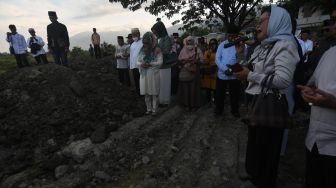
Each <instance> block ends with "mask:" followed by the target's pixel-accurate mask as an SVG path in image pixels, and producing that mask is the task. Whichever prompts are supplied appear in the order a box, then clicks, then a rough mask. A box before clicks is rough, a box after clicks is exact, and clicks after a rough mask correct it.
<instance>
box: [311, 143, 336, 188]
mask: <svg viewBox="0 0 336 188" xmlns="http://www.w3.org/2000/svg"><path fill="white" fill-rule="evenodd" d="M316 187H318V188H335V187H336V157H335V156H328V155H321V154H319V152H318V148H317V146H316V144H315V145H314V147H313V149H312V151H309V150H308V149H307V152H306V188H316Z"/></svg>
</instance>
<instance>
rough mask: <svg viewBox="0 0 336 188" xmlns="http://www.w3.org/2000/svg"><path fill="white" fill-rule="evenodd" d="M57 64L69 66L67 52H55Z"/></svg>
mask: <svg viewBox="0 0 336 188" xmlns="http://www.w3.org/2000/svg"><path fill="white" fill-rule="evenodd" d="M53 56H54V60H55V63H56V64H58V65H64V66H68V56H67V52H64V51H54V52H53Z"/></svg>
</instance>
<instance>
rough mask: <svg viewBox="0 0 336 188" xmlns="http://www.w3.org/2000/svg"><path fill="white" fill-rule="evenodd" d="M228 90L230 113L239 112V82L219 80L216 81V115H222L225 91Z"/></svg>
mask: <svg viewBox="0 0 336 188" xmlns="http://www.w3.org/2000/svg"><path fill="white" fill-rule="evenodd" d="M227 88H229V93H230V104H231V113H238V112H239V98H240V93H241V82H240V81H239V80H221V79H219V78H217V81H216V95H215V96H216V97H215V104H216V114H222V113H223V110H224V100H225V93H226V89H227Z"/></svg>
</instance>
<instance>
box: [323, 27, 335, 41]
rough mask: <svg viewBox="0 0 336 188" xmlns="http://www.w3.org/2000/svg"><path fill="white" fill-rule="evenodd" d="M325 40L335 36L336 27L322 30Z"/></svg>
mask: <svg viewBox="0 0 336 188" xmlns="http://www.w3.org/2000/svg"><path fill="white" fill-rule="evenodd" d="M322 32H323V36H324V38H326V39H328V38H331V37H333V36H334V34H335V27H333V26H326V27H323V28H322Z"/></svg>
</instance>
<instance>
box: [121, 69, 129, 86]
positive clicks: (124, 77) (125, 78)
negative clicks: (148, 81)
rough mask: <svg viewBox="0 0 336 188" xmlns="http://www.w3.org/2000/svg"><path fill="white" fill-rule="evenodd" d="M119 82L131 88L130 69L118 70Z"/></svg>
mask: <svg viewBox="0 0 336 188" xmlns="http://www.w3.org/2000/svg"><path fill="white" fill-rule="evenodd" d="M118 75H119V81H120V83H122V84H124V85H127V86H130V85H131V80H130V77H129V73H128V69H118Z"/></svg>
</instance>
